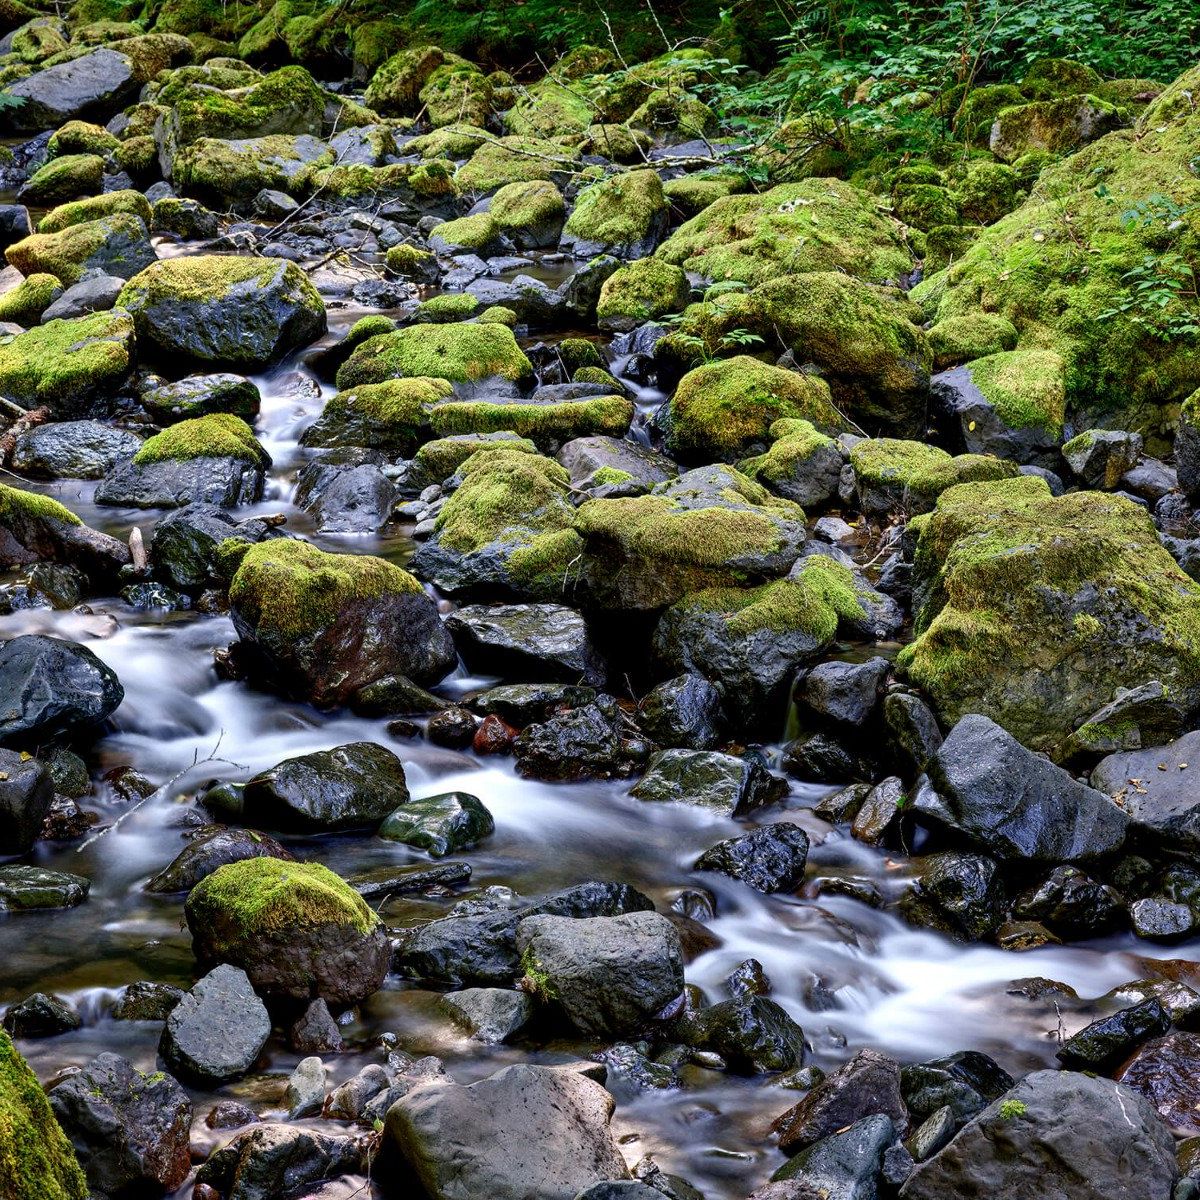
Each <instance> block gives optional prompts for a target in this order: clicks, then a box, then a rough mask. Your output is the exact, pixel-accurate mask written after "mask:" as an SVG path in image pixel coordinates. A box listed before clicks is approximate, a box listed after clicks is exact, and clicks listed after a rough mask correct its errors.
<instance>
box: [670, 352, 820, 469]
mask: <svg viewBox="0 0 1200 1200" xmlns="http://www.w3.org/2000/svg"><path fill="white" fill-rule="evenodd" d="M787 417H799V418H803V419H804V420H807V421H811V422H812V423H813V424H814V425H817V426H818V427H820V428H821V429H824V430H831V429H838V428H840V427H841V425H842V418H841V417H840V416H839V415H838V413H837V411H836V410H835V409H834V407H833V404H832V402H831V400H830V395H829V385H828V384H827V383H826V382H825V381H824V380H823V379H819V378H817V377H815V376H812V375H803V374H801V373H800V372H799V371H789V370H785V369H784V368H782V367H773V366H769V365H768V364H766V363H763V362H759V360H758V359H756V358H750V357H749V356H747V355H744V354H743V355H738V356H737V357H736V358H727V359H722V360H721V361H719V362H714V363H709V364H708V365H706V366H702V367H697V368H696V369H695V370H693V371H689V372H688V374H687V375H685V376H684V377H683V379H681V380H680V381H679V386H678V387H677V388H676V389H675V394H674V395H673V396H672V397H671V401H670V405H669V407H668V410H667V420H666V427H667V449H668V451H669V452H670V454H671V455H672V457H674V458H677V459H679V460H681V461H686V462H705V463H710V462H735V461H736V460H737V459H739V458H742V457H743V456H744V455H746V454H748V453H750V452H751V451H752V450H753V449H755V448H760V449H761V448H762V447H763V446H764V445H765V443H766V442H767V440H768V431H769V430H770V428H771V426H772V425H774V423H775V422H776V421H778V420H780V419H781V418H787Z"/></svg>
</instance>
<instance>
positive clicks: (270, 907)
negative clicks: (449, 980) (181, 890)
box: [184, 858, 390, 1005]
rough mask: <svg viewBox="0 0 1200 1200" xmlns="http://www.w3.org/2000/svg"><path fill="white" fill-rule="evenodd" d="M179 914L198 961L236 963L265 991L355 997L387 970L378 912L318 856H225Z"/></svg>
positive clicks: (339, 999)
mask: <svg viewBox="0 0 1200 1200" xmlns="http://www.w3.org/2000/svg"><path fill="white" fill-rule="evenodd" d="M184 915H185V917H186V919H187V924H188V929H189V930H190V931H191V934H192V949H193V950H194V952H195V954H196V957H197V959H198V960H199V961H200V963H201V964H202V965H208V964H212V963H232V964H235V965H236V966H238V967H240V968H242V969H243V970H244V971H245V972H246V974H247V975H248V976H249V977H250V979H251V980H252V982H253V985H254V987H255V989H256V990H258V991H260V992H262V993H263V994H264V995H266V996H270V997H274V998H278V999H283V998H287V999H291V1000H303V1001H305V1002H307V1001H308V1000H310V999H313V998H316V997H320V998H322V999H324V1000H325V1001H326V1002H327V1003H329V1004H331V1005H348V1004H355V1003H357V1002H358V1001H360V1000H362V999H364V998H365V997H367V996H369V995H371V993H372V992H375V991H376V990H377V989H378V988H379V986H380V984H381V983H382V982H383V978H384V976H385V975H386V974H387V967H388V959H389V956H390V945H389V943H388V939H387V935H386V934H385V932H384V929H383V926H382V924H381V922H380V920H379V918H378V917H377V916H376V915H375V913H374V912H373V911H372V910H371V908H370V907H369V906H368V905H367V903H366V901H364V900H363V898H362V897H361V896H360V895H359V894H358V893H357V892H356V891H354V889H353V888H351V887H350V886H349V885H348V884H347V883H346V882H345V881H344V880H342V879H341V878H339V877H338V876H337V875H335V874H334V873H333V872H332V871H330V870H329V869H328V868H326V867H324V866H322V865H321V864H319V863H294V862H283V861H281V860H280V859H277V858H253V859H243V860H242V861H241V862H235V863H230V864H229V865H228V866H224V867H221V868H220V869H219V870H217V871H215V872H213V874H211V875H209V876H208V877H207V878H205V879H203V880H201V881H200V883H198V884H197V885H196V886H195V887H194V888H193V889H192V891H191V893H190V894H189V896H188V898H187V903H186V905H185V907H184Z"/></svg>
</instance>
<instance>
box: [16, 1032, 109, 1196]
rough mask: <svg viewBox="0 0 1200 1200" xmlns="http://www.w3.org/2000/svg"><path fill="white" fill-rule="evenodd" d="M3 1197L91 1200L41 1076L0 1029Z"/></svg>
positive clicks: (84, 1179) (85, 1181) (73, 1152)
mask: <svg viewBox="0 0 1200 1200" xmlns="http://www.w3.org/2000/svg"><path fill="white" fill-rule="evenodd" d="M0 1196H3V1197H4V1200H87V1197H88V1185H87V1180H86V1178H85V1177H84V1174H83V1171H82V1170H81V1169H80V1166H79V1162H78V1160H77V1159H76V1158H75V1151H74V1150H73V1149H72V1148H71V1143H70V1142H69V1141H68V1140H67V1135H66V1134H65V1133H63V1131H62V1127H61V1126H60V1125H59V1123H58V1121H57V1120H55V1117H54V1113H53V1112H52V1111H51V1109H50V1102H49V1100H48V1099H47V1098H46V1093H45V1092H44V1091H43V1090H42V1085H41V1084H40V1083H38V1080H37V1076H36V1075H34V1073H33V1071H32V1070H30V1067H29V1064H28V1063H27V1062H26V1061H25V1059H24V1058H22V1057H21V1054H20V1052H19V1051H18V1050H17V1048H16V1047H15V1046H14V1045H13V1043H12V1038H10V1037H9V1036H8V1034H7V1033H5V1032H4V1031H3V1030H0Z"/></svg>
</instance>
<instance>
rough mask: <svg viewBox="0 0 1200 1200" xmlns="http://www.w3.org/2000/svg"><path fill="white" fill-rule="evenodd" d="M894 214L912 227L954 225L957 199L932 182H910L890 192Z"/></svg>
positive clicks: (957, 211)
mask: <svg viewBox="0 0 1200 1200" xmlns="http://www.w3.org/2000/svg"><path fill="white" fill-rule="evenodd" d="M892 199H893V201H894V203H895V207H896V216H897V217H898V218H899V219H900V220H901V221H903V222H904V223H905V224H906V225H911V226H912V228H914V229H922V230H923V229H934V228H936V227H937V226H938V225H956V224H957V223H958V219H959V207H958V201H957V200H955V198H954V197H953V196H952V195H951V194H950V192H949V190H948V189H947V188H944V187H940V186H939V185H937V184H932V183H910V184H903V185H901V186H900V187H897V188H895V189H894V190H893V192H892Z"/></svg>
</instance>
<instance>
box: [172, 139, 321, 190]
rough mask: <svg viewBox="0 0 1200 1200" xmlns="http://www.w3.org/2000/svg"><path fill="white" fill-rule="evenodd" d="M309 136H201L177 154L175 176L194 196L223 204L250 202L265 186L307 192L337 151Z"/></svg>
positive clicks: (177, 182)
mask: <svg viewBox="0 0 1200 1200" xmlns="http://www.w3.org/2000/svg"><path fill="white" fill-rule="evenodd" d="M320 150H321V147H320V146H319V145H316V144H314V143H312V141H311V139H309V138H296V137H290V136H288V135H287V134H282V133H280V134H272V135H271V136H269V137H257V138H249V139H245V140H240V141H228V140H226V139H222V138H208V137H202V138H197V139H196V140H195V141H194V142H191V143H189V144H188V145H187V146H185V147H184V148H183V149H182V150H180V152H179V153H178V154H177V155H176V156H175V162H174V167H173V170H172V175H171V177H172V180H173V181H174V182H175V184H176V186H177V187H179V188H181V189H183V190H184V191H186V192H187V193H188V194H190V195H193V196H198V197H200V198H201V199H205V200H209V201H211V202H217V203H220V204H228V203H245V202H247V201H250V200H253V199H254V197H255V196H257V195H258V193H259V192H260V191H262V190H264V189H270V190H273V191H281V192H286V193H287V194H288V195H295V196H303V195H306V194H307V193H308V192H310V191H311V190H312V188H313V187H314V186H315V181H316V179H317V176H318V173H319V172H320V171H321V170H322V169H323V168H325V167H328V166H329V165H330V164H331V163H332V162H333V151H332V150H330V149H328V148H325V149H324V152H323V153H318V152H319V151H320Z"/></svg>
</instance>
